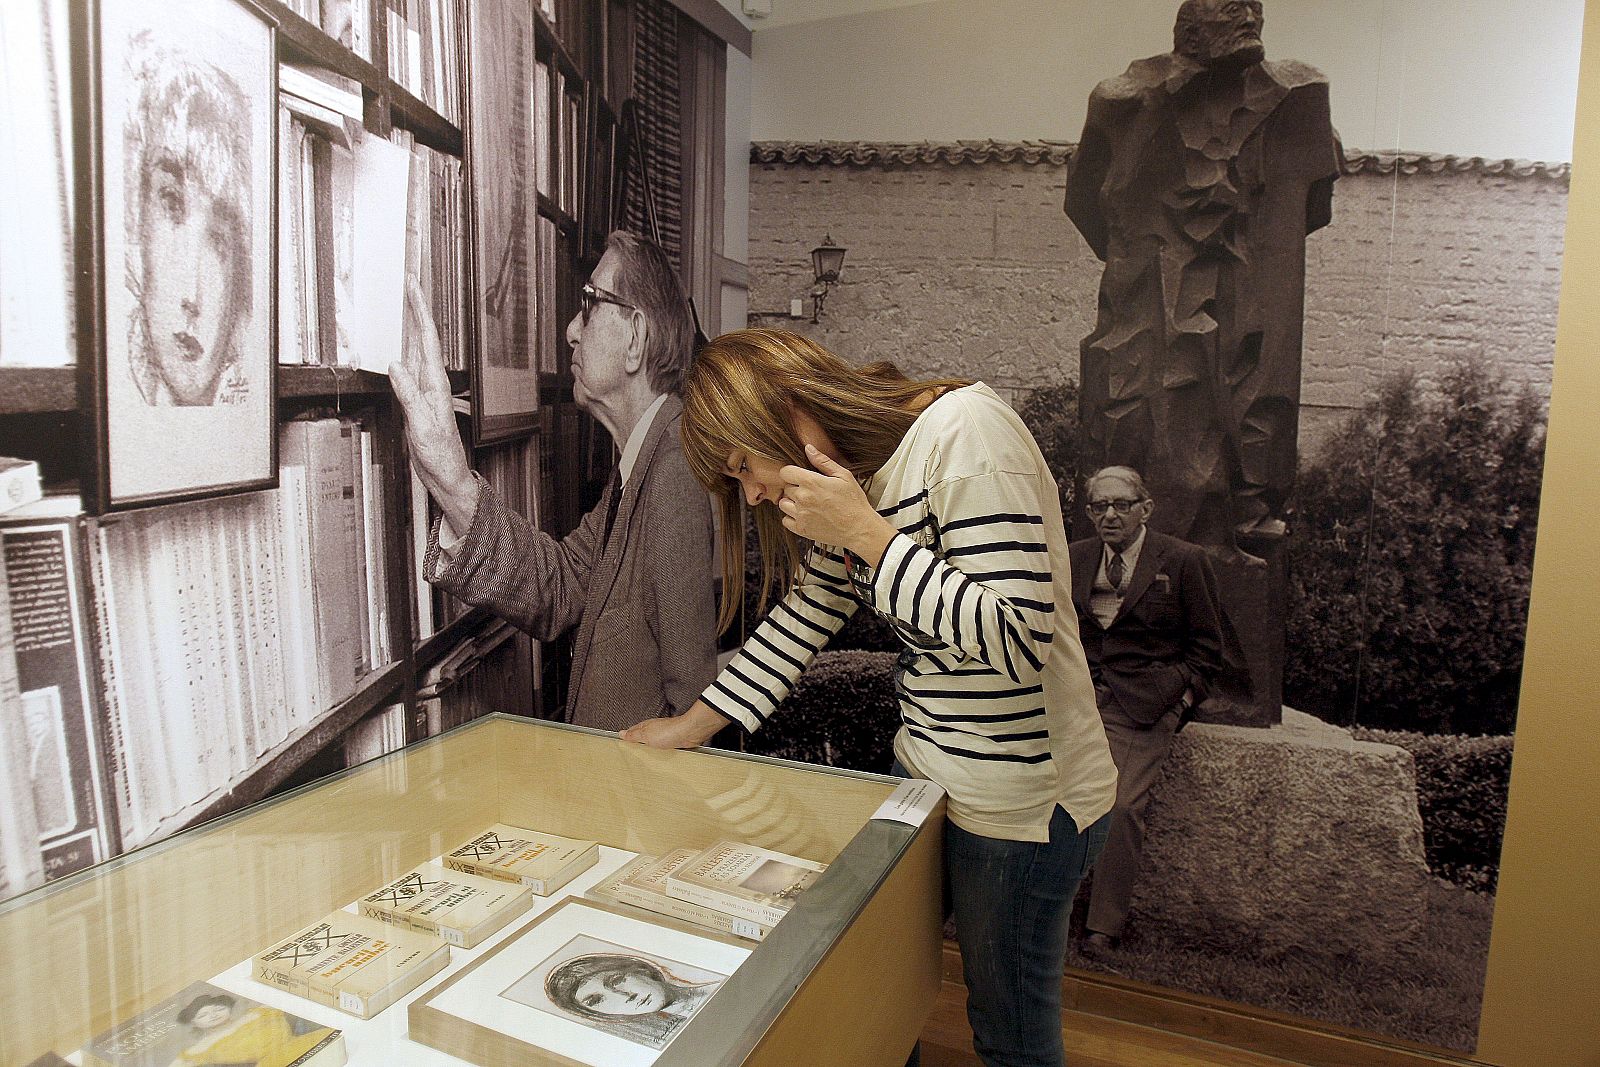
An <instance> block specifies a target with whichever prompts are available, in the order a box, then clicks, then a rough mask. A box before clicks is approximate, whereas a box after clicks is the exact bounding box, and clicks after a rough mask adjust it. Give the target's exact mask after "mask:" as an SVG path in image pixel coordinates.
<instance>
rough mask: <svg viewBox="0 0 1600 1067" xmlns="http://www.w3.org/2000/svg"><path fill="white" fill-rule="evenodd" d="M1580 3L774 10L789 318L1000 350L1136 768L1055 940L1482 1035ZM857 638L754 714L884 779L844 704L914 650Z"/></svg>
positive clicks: (765, 141) (1092, 956)
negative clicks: (780, 711) (838, 263)
mask: <svg viewBox="0 0 1600 1067" xmlns="http://www.w3.org/2000/svg"><path fill="white" fill-rule="evenodd" d="M1582 14H1583V10H1582V4H1580V3H1576V2H1571V3H1549V4H1540V5H1535V7H1534V8H1532V9H1530V8H1529V7H1528V6H1527V5H1517V4H1497V3H1475V4H1470V5H1461V4H1455V3H1434V2H1431V0H1407V2H1403V3H1352V4H1337V5H1329V4H1317V3H1303V2H1297V0H1266V2H1265V3H1258V2H1227V0H1189V2H1187V3H1181V4H1180V3H1178V2H1177V0H1172V2H1166V0H1138V2H1133V3H1123V4H1117V5H1115V6H1114V7H1112V6H1110V5H1096V4H1089V3H1078V2H1070V3H1039V2H1027V0H985V2H981V3H954V2H944V0H936V2H933V3H923V4H916V5H912V6H909V7H907V6H902V5H893V4H866V5H856V7H855V9H854V10H852V11H851V12H848V13H846V12H843V11H841V12H839V13H837V14H836V15H835V16H834V17H826V16H824V17H819V18H814V19H808V18H805V17H802V16H798V15H795V16H791V17H789V19H788V21H787V22H786V24H783V25H772V26H771V27H770V28H763V29H762V30H761V31H760V32H759V33H758V42H759V44H760V46H761V47H760V48H759V50H758V61H757V63H756V64H755V67H754V71H755V74H754V77H755V88H754V104H753V115H752V131H753V132H752V137H753V140H754V142H755V143H754V145H753V148H752V155H751V178H750V180H751V191H750V201H751V217H750V242H751V250H750V267H751V294H752V307H754V308H761V309H766V308H775V309H781V308H783V307H784V306H785V305H786V304H787V303H788V301H789V300H790V299H791V298H793V297H797V296H805V295H806V294H807V292H808V290H810V289H812V288H813V287H814V286H815V287H816V288H817V289H820V290H824V291H825V292H826V302H825V304H822V303H821V302H818V306H819V307H820V309H821V313H820V314H819V315H817V316H816V319H817V321H816V322H815V324H812V322H810V321H805V320H801V321H800V322H799V323H798V324H796V325H795V326H794V327H793V328H798V329H801V330H803V331H805V332H806V333H807V334H808V335H809V336H811V337H813V338H814V339H815V340H817V341H818V342H820V343H821V344H823V345H825V346H827V347H828V348H829V349H831V350H833V351H835V352H838V353H840V354H841V355H843V356H844V357H845V358H847V359H851V360H854V361H866V360H870V359H879V358H891V359H894V360H896V361H897V362H899V363H900V364H901V365H902V367H903V368H905V369H906V370H907V371H908V372H909V373H912V374H913V375H916V376H922V377H928V378H932V377H935V376H939V375H965V376H970V377H981V378H982V379H983V380H984V381H985V382H987V383H988V384H989V385H991V386H993V387H994V388H996V389H997V390H998V391H1000V392H1001V394H1002V395H1004V396H1005V397H1006V398H1007V399H1009V400H1010V401H1011V403H1012V404H1013V405H1015V406H1016V408H1017V409H1018V411H1019V412H1020V413H1021V414H1022V416H1023V418H1024V419H1025V420H1026V421H1027V423H1028V424H1029V426H1030V428H1031V429H1032V431H1033V434H1034V436H1035V437H1036V438H1037V440H1038V442H1039V444H1040V446H1041V447H1042V448H1043V450H1044V452H1045V454H1046V456H1047V458H1048V459H1049V461H1050V464H1051V467H1052V471H1053V473H1054V475H1055V477H1056V480H1057V482H1058V484H1059V487H1060V491H1061V499H1062V506H1063V511H1064V513H1065V514H1066V516H1067V521H1068V523H1069V525H1070V526H1071V528H1072V536H1073V537H1074V538H1075V540H1074V543H1073V545H1072V560H1071V563H1072V577H1073V592H1074V595H1073V601H1074V603H1073V607H1075V608H1076V611H1077V614H1078V628H1079V632H1080V634H1081V636H1082V640H1083V645H1084V649H1085V652H1086V655H1087V657H1088V660H1089V664H1090V668H1091V671H1092V673H1093V675H1094V678H1095V683H1096V695H1097V699H1098V703H1099V707H1100V713H1101V718H1102V720H1103V722H1104V725H1105V729H1106V734H1107V737H1108V739H1109V742H1110V744H1111V751H1112V755H1113V757H1114V759H1115V761H1116V763H1117V767H1118V772H1119V784H1118V789H1117V802H1116V807H1115V809H1114V812H1113V823H1112V828H1111V832H1110V838H1109V841H1108V843H1107V845H1106V848H1105V851H1104V852H1103V853H1102V854H1101V856H1100V858H1099V860H1098V862H1097V864H1096V866H1095V868H1094V871H1093V873H1092V875H1091V876H1090V878H1089V880H1088V882H1087V883H1086V884H1085V886H1084V888H1083V890H1082V892H1080V894H1079V900H1078V903H1077V908H1076V910H1075V913H1074V918H1073V928H1072V941H1071V948H1070V949H1069V955H1068V964H1069V967H1071V968H1077V969H1082V970H1084V971H1088V972H1094V973H1100V974H1105V975H1108V976H1113V977H1117V978H1124V979H1131V980H1135V981H1137V982H1142V983H1149V984H1151V985H1155V986H1160V987H1166V988H1173V989H1178V990H1183V991H1186V992H1190V993H1196V994H1202V995H1204V996H1207V997H1220V998H1223V999H1225V1000H1233V1001H1238V1002H1241V1003H1244V1004H1248V1005H1252V1006H1255V1007H1259V1008H1267V1009H1272V1010H1275V1011H1280V1012H1286V1013H1290V1014H1293V1015H1300V1016H1307V1017H1310V1018H1313V1019H1317V1020H1321V1021H1323V1022H1328V1023H1334V1024H1338V1025H1341V1026H1349V1027H1355V1028H1359V1029H1361V1030H1367V1031H1374V1032H1377V1033H1380V1034H1383V1035H1386V1036H1388V1037H1395V1038H1404V1039H1408V1040H1414V1041H1419V1042H1423V1043H1426V1044H1428V1045H1433V1046H1438V1047H1444V1048H1449V1049H1453V1050H1456V1051H1461V1052H1470V1051H1471V1050H1472V1048H1473V1047H1474V1041H1475V1035H1476V1032H1477V1025H1478V1004H1479V1000H1480V998H1481V995H1482V991H1483V982H1484V968H1485V962H1486V959H1487V955H1488V948H1489V931H1490V925H1491V921H1492V918H1493V913H1494V901H1495V887H1496V876H1497V869H1498V863H1499V844H1500V840H1501V834H1502V829H1503V825H1504V820H1505V812H1506V799H1507V790H1508V786H1509V777H1510V766H1511V755H1512V750H1513V734H1514V730H1515V726H1516V710H1517V693H1518V688H1519V679H1520V672H1521V663H1522V655H1523V634H1524V629H1525V626H1526V620H1527V611H1528V603H1529V587H1530V579H1531V571H1532V556H1533V547H1534V538H1535V533H1536V529H1537V522H1538V513H1539V491H1540V476H1541V470H1542V453H1543V441H1544V433H1545V422H1546V418H1547V414H1546V413H1547V405H1548V399H1549V395H1550V385H1551V372H1552V363H1553V357H1554V348H1555V311H1556V302H1557V296H1558V292H1559V287H1560V280H1561V259H1562V239H1563V229H1564V226H1565V220H1566V198H1567V186H1568V174H1569V167H1568V163H1567V160H1568V159H1569V158H1570V152H1571V141H1572V122H1573V115H1574V110H1575V92H1576V84H1577V58H1578V51H1577V47H1578V46H1577V41H1578V28H1579V25H1580V23H1581V18H1582ZM780 17H782V16H781V15H780ZM887 41H894V42H896V44H895V45H894V46H893V47H883V46H882V42H887ZM957 42H959V44H958V43H957ZM802 84H804V85H805V86H806V87H807V88H806V89H805V91H804V92H801V91H800V86H801V85H802ZM824 234H828V235H831V237H832V239H833V241H834V242H835V243H837V244H838V245H841V246H844V247H845V248H846V249H847V255H848V259H847V261H846V265H845V269H844V271H843V272H842V273H841V275H840V277H839V279H838V280H837V282H835V283H833V284H830V285H828V286H826V287H824V286H821V285H820V284H818V281H817V276H816V274H815V272H814V267H813V263H812V262H811V259H810V256H809V250H810V249H811V248H812V246H813V245H815V244H817V241H818V238H820V237H822V236H823V235H824ZM811 304H812V300H811V299H809V298H808V299H807V300H806V306H805V307H804V308H803V310H804V311H806V312H810V311H811V310H812V308H811ZM761 321H762V324H763V325H777V326H790V325H791V320H790V319H789V317H788V315H787V314H786V313H784V314H774V315H772V316H765V315H764V316H762V319H761ZM845 636H846V638H847V639H846V640H844V641H843V642H842V643H841V641H840V640H836V641H835V642H834V643H833V644H832V645H831V646H830V648H831V649H832V651H829V652H825V653H823V654H822V655H821V656H820V657H819V660H818V663H817V664H816V666H815V667H814V668H813V669H812V670H811V671H809V672H808V673H807V675H806V676H805V678H804V679H803V680H802V683H801V686H800V688H799V690H798V691H797V693H796V695H795V697H794V701H795V702H797V703H799V704H801V705H803V707H802V708H801V709H798V710H800V711H801V712H802V714H803V716H804V718H803V725H802V720H800V719H797V720H795V721H794V722H793V723H792V724H791V725H789V726H787V727H779V726H778V725H777V723H776V722H775V723H774V726H773V728H772V729H773V731H774V732H777V731H779V730H780V729H781V730H783V731H784V735H783V736H782V737H781V738H769V739H768V744H770V745H772V746H773V750H774V751H786V752H790V753H794V754H804V755H805V756H806V757H808V758H818V755H819V754H820V753H823V752H824V751H827V752H830V753H836V752H841V751H843V752H845V753H847V756H846V758H847V759H862V760H865V761H866V762H865V763H863V764H862V765H864V766H872V767H874V769H887V766H888V765H887V761H886V757H885V756H884V755H883V752H884V748H885V744H886V738H887V733H888V732H892V730H893V728H894V727H893V724H892V723H891V724H890V725H887V726H884V727H883V730H882V731H881V732H879V733H878V734H877V735H872V734H871V733H870V731H864V730H863V727H862V725H861V723H860V721H859V720H858V719H854V716H852V714H851V711H852V708H853V707H855V706H858V704H859V702H860V701H862V700H867V701H870V702H871V703H872V706H874V707H875V708H881V709H883V713H884V715H885V719H886V721H887V717H888V715H889V713H890V712H891V710H892V709H893V708H894V705H895V695H894V693H895V690H894V685H895V681H894V678H895V668H894V664H895V659H896V656H897V655H898V654H899V652H900V650H901V649H900V644H899V642H898V641H897V640H896V639H895V637H894V636H893V635H892V634H888V633H886V632H872V631H869V630H864V629H863V630H861V631H860V632H858V633H854V634H852V631H851V630H849V629H847V630H846V631H845ZM852 719H853V720H854V721H845V720H852ZM864 732H866V733H868V736H866V737H863V736H862V735H863V733H864Z"/></svg>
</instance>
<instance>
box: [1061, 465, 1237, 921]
mask: <svg viewBox="0 0 1600 1067" xmlns="http://www.w3.org/2000/svg"><path fill="white" fill-rule="evenodd" d="M1084 490H1085V491H1084V496H1085V498H1086V499H1087V500H1088V511H1089V516H1090V518H1092V519H1093V520H1094V527H1095V534H1096V536H1094V537H1086V538H1084V539H1083V540H1080V541H1075V542H1073V544H1072V546H1071V550H1070V552H1071V559H1072V600H1073V605H1074V607H1076V608H1077V611H1078V629H1079V632H1080V633H1081V635H1082V638H1083V651H1084V653H1085V655H1086V656H1087V658H1088V660H1089V672H1090V674H1091V676H1092V677H1093V678H1094V686H1095V698H1096V700H1097V702H1098V703H1099V705H1100V719H1101V721H1102V722H1103V723H1104V724H1105V728H1106V739H1107V740H1108V741H1110V742H1111V757H1112V760H1113V761H1114V762H1115V763H1116V765H1117V799H1116V804H1115V806H1114V807H1113V808H1112V812H1111V830H1110V836H1109V837H1108V838H1107V839H1106V847H1105V850H1104V851H1103V852H1102V853H1101V855H1100V861H1099V863H1098V864H1096V866H1095V871H1094V883H1093V887H1092V889H1091V891H1090V895H1089V917H1088V921H1087V922H1086V924H1085V925H1086V928H1087V931H1088V933H1087V937H1086V939H1085V942H1084V947H1085V948H1086V949H1087V950H1089V951H1091V952H1095V951H1102V950H1105V949H1109V948H1112V947H1113V946H1115V944H1116V942H1117V939H1118V938H1119V937H1121V936H1122V926H1123V923H1124V922H1125V921H1126V920H1127V917H1128V904H1129V901H1130V900H1131V898H1132V896H1133V885H1134V879H1135V878H1136V877H1137V876H1138V873H1139V857H1140V853H1141V852H1142V851H1143V848H1144V825H1145V811H1146V809H1147V808H1148V807H1149V802H1150V788H1151V786H1153V785H1154V784H1155V781H1156V778H1157V776H1158V775H1159V774H1160V771H1161V764H1162V762H1163V761H1164V760H1165V759H1166V758H1167V752H1168V751H1169V750H1170V749H1171V747H1172V737H1173V734H1174V733H1176V731H1177V729H1178V727H1179V726H1180V725H1181V723H1182V721H1183V719H1184V717H1185V713H1186V712H1187V711H1189V710H1190V709H1192V708H1194V707H1195V706H1196V705H1198V704H1199V703H1200V701H1201V700H1203V699H1205V696H1206V691H1207V687H1208V686H1209V684H1210V682H1211V680H1212V678H1214V677H1215V676H1216V675H1217V673H1218V672H1219V671H1221V669H1222V629H1221V622H1220V617H1219V614H1218V608H1217V589H1216V579H1215V578H1214V577H1213V576H1212V573H1211V564H1210V563H1209V562H1208V561H1207V560H1206V555H1205V552H1204V550H1202V549H1201V548H1199V547H1198V546H1196V545H1192V544H1189V543H1188V542H1187V541H1180V540H1178V539H1177V538H1176V537H1168V536H1167V535H1166V534H1162V533H1157V532H1156V531H1155V530H1152V529H1150V528H1149V526H1148V525H1147V524H1148V522H1149V520H1150V515H1151V513H1152V512H1153V511H1154V510H1155V502H1154V501H1152V500H1151V499H1150V494H1149V492H1148V491H1147V490H1146V489H1145V485H1144V479H1143V478H1142V477H1140V475H1139V472H1138V471H1135V470H1134V469H1133V468H1131V467H1105V468H1103V469H1101V470H1099V471H1096V472H1095V473H1094V474H1092V475H1090V476H1089V480H1088V481H1087V482H1086V483H1085V486H1084Z"/></svg>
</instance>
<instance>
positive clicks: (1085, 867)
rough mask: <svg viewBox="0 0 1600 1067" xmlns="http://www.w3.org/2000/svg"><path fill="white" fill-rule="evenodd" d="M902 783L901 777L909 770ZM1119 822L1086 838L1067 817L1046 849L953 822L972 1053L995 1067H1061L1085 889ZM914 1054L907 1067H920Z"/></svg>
mask: <svg viewBox="0 0 1600 1067" xmlns="http://www.w3.org/2000/svg"><path fill="white" fill-rule="evenodd" d="M895 773H897V774H901V775H903V774H904V773H905V770H904V768H901V767H898V766H897V767H896V770H895ZM1110 825H1111V816H1110V815H1104V816H1102V817H1101V818H1100V819H1099V820H1098V821H1096V822H1095V823H1093V824H1092V825H1090V826H1089V827H1088V829H1086V830H1084V831H1082V832H1081V833H1080V832H1079V831H1078V828H1077V826H1076V824H1074V823H1073V821H1072V817H1071V816H1070V815H1068V814H1067V812H1066V809H1065V808H1060V807H1058V808H1056V812H1055V816H1054V817H1053V818H1052V819H1051V820H1050V840H1049V842H1048V843H1036V842H1031V841H1003V840H1000V839H998V838H993V837H980V836H979V835H977V834H973V833H968V832H967V831H966V830H963V829H961V828H960V827H959V826H957V825H955V824H954V823H952V822H950V821H948V820H946V822H945V825H944V873H945V884H946V887H947V891H948V892H949V897H950V904H951V906H952V907H953V909H954V911H955V918H956V938H957V940H958V941H959V942H960V944H961V964H962V970H963V972H964V974H965V978H966V983H967V1020H968V1021H969V1022H970V1023H971V1024H972V1047H973V1049H974V1050H975V1051H976V1052H977V1053H978V1058H979V1059H981V1060H983V1062H984V1063H985V1064H986V1065H987V1067H1063V1065H1064V1064H1065V1063H1066V1058H1065V1057H1066V1052H1065V1050H1064V1049H1063V1048H1062V1044H1061V975H1062V969H1063V966H1064V964H1065V962H1066V954H1067V919H1068V917H1069V916H1070V914H1071V912H1072V898H1073V897H1074V896H1075V895H1076V894H1077V892H1078V883H1079V882H1081V881H1082V880H1083V876H1084V875H1086V874H1088V873H1089V868H1090V866H1091V865H1093V863H1094V861H1095V857H1096V856H1098V855H1099V854H1100V849H1101V848H1102V847H1104V845H1105V843H1106V833H1107V831H1108V830H1109V828H1110ZM917 1062H918V1056H917V1054H916V1053H915V1052H913V1054H912V1058H911V1060H910V1061H909V1064H908V1067H915V1064H916V1063H917Z"/></svg>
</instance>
